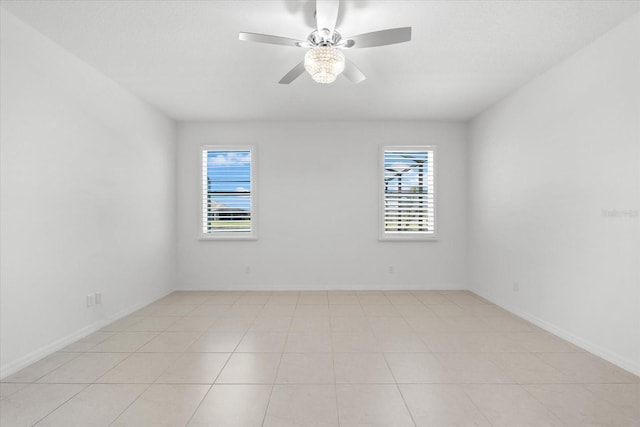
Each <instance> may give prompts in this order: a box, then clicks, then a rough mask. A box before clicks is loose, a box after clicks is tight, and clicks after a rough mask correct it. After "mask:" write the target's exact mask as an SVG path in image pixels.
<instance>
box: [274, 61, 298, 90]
mask: <svg viewBox="0 0 640 427" xmlns="http://www.w3.org/2000/svg"><path fill="white" fill-rule="evenodd" d="M302 73H304V61H302V62H300V63H299V64H298V65H296V66H295V67H293V68H292V69H291V71H289V72H288V73H287V74H285V75H284V77H283V78H281V79H280V81H279V82H278V83H280V84H281V85H288V84H289V83H291V82H292V81H294V80H295V79H297V78H298V77H300V74H302Z"/></svg>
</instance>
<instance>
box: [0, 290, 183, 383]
mask: <svg viewBox="0 0 640 427" xmlns="http://www.w3.org/2000/svg"><path fill="white" fill-rule="evenodd" d="M174 291H175V289H171V290H169V291H166V292H163V293H161V294H159V295H156V296H154V297H151V298H147V299H146V300H145V301H142V302H140V303H137V304H134V305H131V306H129V307H127V308H125V309H124V310H121V311H119V312H117V313H115V314H113V315H111V316H107V317H105V318H104V319H100V320H98V321H96V322H94V323H92V324H90V325H87V326H85V327H83V328H81V329H78V330H77V331H75V332H73V333H71V334H69V335H66V336H64V337H62V338H59V339H57V340H55V341H53V342H52V343H49V344H47V345H44V346H42V347H40V348H38V349H37V350H35V351H32V352H31V353H28V354H26V355H25V356H23V357H21V358H19V359H16V360H12V361H11V362H9V363H6V364H3V365H2V366H0V380H2V379H4V378H6V377H8V376H9V375H12V374H14V373H16V372H18V371H19V370H20V369H23V368H26V367H27V366H29V365H31V364H32V363H35V362H37V361H38V360H40V359H43V358H45V357H47V356H49V355H50V354H52V353H55V352H56V351H58V350H61V349H63V348H65V347H66V346H68V345H69V344H73V343H74V342H76V341H78V340H80V339H82V338H84V337H86V336H87V335H91V334H92V333H94V332H96V331H98V330H100V329H102V328H104V327H105V326H107V325H108V324H110V323H112V322H115V321H116V320H118V319H121V318H123V317H125V316H128V315H130V314H131V313H133V312H135V311H137V310H139V309H141V308H142V307H145V306H147V305H149V304H151V303H153V302H155V301H157V300H159V299H161V298H164V297H165V296H167V295H169V294H170V293H172V292H174Z"/></svg>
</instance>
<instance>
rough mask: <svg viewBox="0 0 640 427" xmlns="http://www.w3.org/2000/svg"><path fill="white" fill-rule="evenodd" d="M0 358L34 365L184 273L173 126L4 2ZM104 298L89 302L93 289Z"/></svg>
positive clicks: (10, 366) (7, 364) (4, 366)
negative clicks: (179, 267)
mask: <svg viewBox="0 0 640 427" xmlns="http://www.w3.org/2000/svg"><path fill="white" fill-rule="evenodd" d="M1 19H2V21H1V24H2V25H1V29H2V33H1V40H2V44H1V49H0V50H1V55H2V56H1V61H0V64H1V67H2V68H1V70H0V71H1V78H2V80H1V82H0V87H1V94H2V96H1V106H0V108H1V110H0V114H1V120H2V126H1V131H0V132H1V133H0V140H1V145H0V148H1V162H2V163H1V166H2V167H1V169H2V176H1V178H2V187H1V191H2V210H1V215H2V216H1V218H2V222H1V240H0V244H1V258H0V262H1V267H2V272H1V276H0V278H1V288H0V292H1V306H0V316H1V319H0V320H1V321H0V326H1V329H0V331H1V338H0V339H1V345H0V348H1V353H0V359H1V366H0V369H1V371H0V375H2V376H6V375H7V374H9V373H11V372H13V371H15V370H17V369H18V368H20V367H22V366H24V365H25V364H28V363H30V362H32V361H34V360H36V359H38V358H39V357H42V356H44V355H46V354H47V353H49V352H51V351H53V350H56V349H57V348H59V347H60V346H63V345H65V343H69V342H70V341H73V340H74V339H76V338H79V337H80V336H81V335H83V334H87V333H89V332H91V331H92V330H94V329H96V328H97V327H99V326H100V325H101V324H103V323H104V322H106V321H107V319H109V318H110V317H113V316H118V315H122V314H123V313H126V312H127V311H129V310H131V309H132V308H134V307H136V306H138V305H140V304H144V303H147V302H149V301H150V300H152V299H154V298H157V297H159V296H161V295H163V294H165V293H167V292H168V291H169V290H170V289H172V287H174V285H175V282H174V278H175V267H174V266H175V214H174V212H175V144H174V138H175V129H174V125H173V123H172V122H171V121H169V120H168V119H166V118H165V117H163V116H162V115H160V114H159V113H157V112H156V111H155V110H153V109H151V108H150V107H148V106H147V105H146V104H144V103H142V102H140V101H139V100H137V99H136V98H134V97H133V96H132V95H130V94H129V93H128V92H125V91H124V90H123V89H122V88H120V87H119V86H118V85H116V84H115V83H114V82H113V81H111V80H109V79H107V78H106V77H104V76H103V75H101V74H99V73H98V72H97V71H95V70H94V69H92V68H90V67H89V66H87V65H86V64H85V63H83V62H81V61H80V60H78V59H77V58H76V57H74V56H72V55H70V54H68V53H67V52H66V51H64V50H62V49H61V48H60V47H58V46H57V45H55V44H53V43H52V42H51V41H50V40H48V39H46V38H44V37H43V36H42V35H40V34H39V33H37V32H36V31H34V30H33V29H31V28H30V27H27V26H26V25H24V24H23V23H22V22H20V21H18V20H17V19H16V18H15V17H14V16H12V15H10V14H9V13H7V12H6V11H5V10H2V13H1ZM93 292H102V294H103V304H102V305H101V306H95V307H93V308H90V309H89V308H86V306H85V296H86V295H87V294H89V293H93Z"/></svg>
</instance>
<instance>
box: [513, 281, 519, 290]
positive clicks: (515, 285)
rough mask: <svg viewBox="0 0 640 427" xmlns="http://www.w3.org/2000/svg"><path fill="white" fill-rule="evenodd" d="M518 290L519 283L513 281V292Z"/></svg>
mask: <svg viewBox="0 0 640 427" xmlns="http://www.w3.org/2000/svg"><path fill="white" fill-rule="evenodd" d="M519 290H520V283H519V282H513V292H518V291H519Z"/></svg>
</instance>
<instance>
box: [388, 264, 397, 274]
mask: <svg viewBox="0 0 640 427" xmlns="http://www.w3.org/2000/svg"><path fill="white" fill-rule="evenodd" d="M395 272H396V270H395V268H393V265H390V266H389V274H393V273H395Z"/></svg>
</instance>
